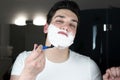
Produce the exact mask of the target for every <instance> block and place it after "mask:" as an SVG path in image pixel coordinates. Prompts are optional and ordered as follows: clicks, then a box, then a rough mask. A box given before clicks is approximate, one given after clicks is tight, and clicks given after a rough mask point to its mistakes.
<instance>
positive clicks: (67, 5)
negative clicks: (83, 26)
mask: <svg viewBox="0 0 120 80" xmlns="http://www.w3.org/2000/svg"><path fill="white" fill-rule="evenodd" d="M59 9H68V10H70V11H72V12H74V13H75V14H76V16H77V17H78V23H79V21H80V9H79V6H78V5H77V4H76V3H75V2H74V1H69V0H63V1H59V2H57V3H56V4H55V5H54V6H53V7H52V8H51V9H50V11H49V12H48V14H47V23H48V24H50V23H51V20H52V17H53V16H54V15H55V13H56V11H57V10H59Z"/></svg>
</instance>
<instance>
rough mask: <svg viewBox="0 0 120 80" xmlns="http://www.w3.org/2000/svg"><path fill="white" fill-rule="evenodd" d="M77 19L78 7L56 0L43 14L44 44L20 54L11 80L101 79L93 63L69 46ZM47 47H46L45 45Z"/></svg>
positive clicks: (74, 32)
mask: <svg viewBox="0 0 120 80" xmlns="http://www.w3.org/2000/svg"><path fill="white" fill-rule="evenodd" d="M79 22H80V9H79V7H78V5H77V4H76V3H75V2H73V1H68V0H67V1H66V0H65V1H60V2H57V3H56V4H55V5H54V6H53V7H52V8H51V10H50V11H49V13H48V15H47V23H46V25H45V26H44V33H46V34H47V37H46V42H45V46H47V47H44V46H42V45H37V44H35V45H34V49H33V51H29V52H27V51H25V52H23V53H21V54H20V55H19V56H18V57H17V59H16V61H15V63H14V65H13V69H12V72H11V80H101V73H100V70H99V68H98V66H97V65H96V63H95V62H94V61H93V60H91V59H90V58H89V57H87V56H84V55H80V54H78V53H75V52H74V51H72V50H70V49H69V46H70V45H71V44H72V43H73V41H74V38H75V35H76V31H77V28H78V27H79ZM48 47H50V48H48Z"/></svg>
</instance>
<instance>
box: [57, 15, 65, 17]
mask: <svg viewBox="0 0 120 80" xmlns="http://www.w3.org/2000/svg"><path fill="white" fill-rule="evenodd" d="M57 17H60V18H65V16H62V15H57V16H55V18H57Z"/></svg>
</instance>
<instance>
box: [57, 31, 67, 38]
mask: <svg viewBox="0 0 120 80" xmlns="http://www.w3.org/2000/svg"><path fill="white" fill-rule="evenodd" d="M58 34H62V35H65V36H66V37H68V34H67V33H65V32H63V31H59V32H58Z"/></svg>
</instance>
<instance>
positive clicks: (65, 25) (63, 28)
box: [61, 23, 69, 31]
mask: <svg viewBox="0 0 120 80" xmlns="http://www.w3.org/2000/svg"><path fill="white" fill-rule="evenodd" d="M61 29H62V30H65V31H68V30H69V24H67V23H66V24H63V25H62V27H61Z"/></svg>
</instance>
